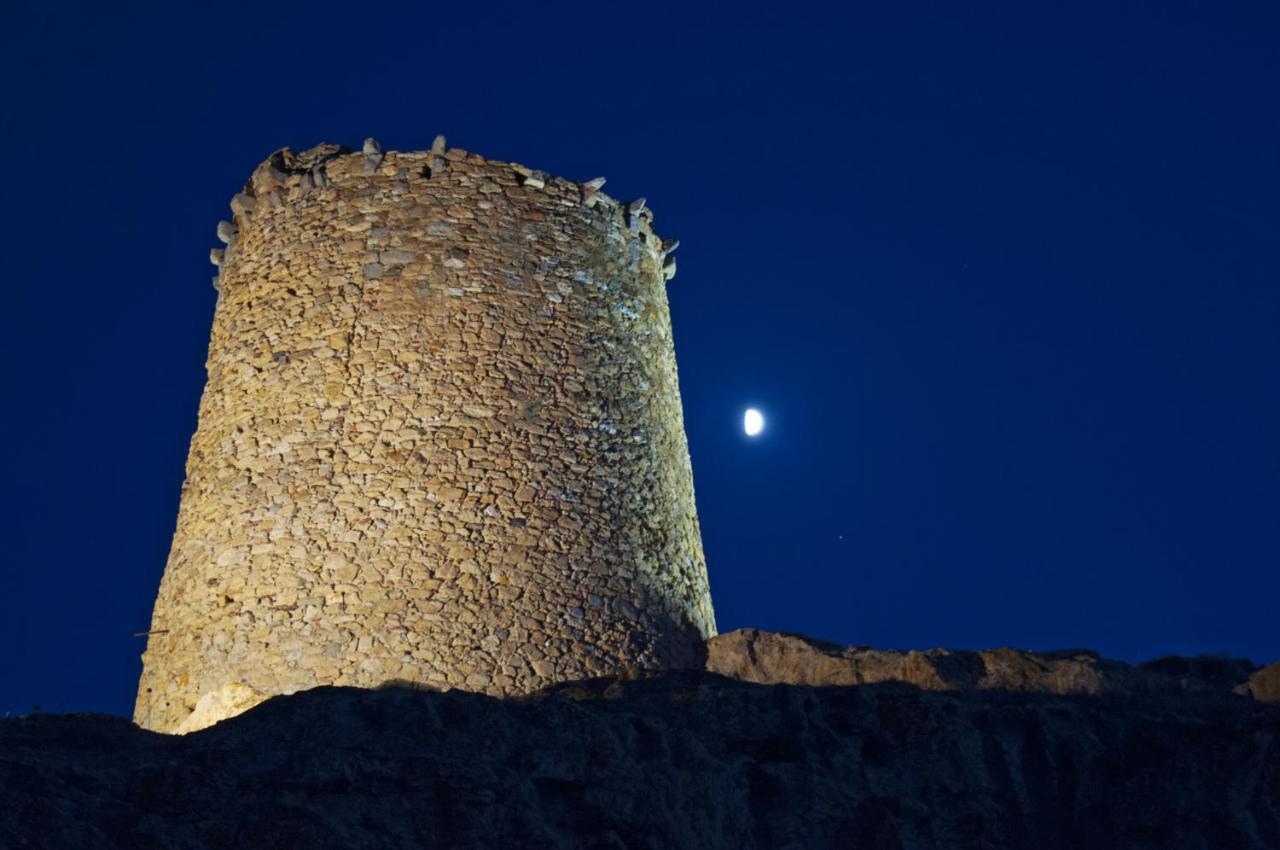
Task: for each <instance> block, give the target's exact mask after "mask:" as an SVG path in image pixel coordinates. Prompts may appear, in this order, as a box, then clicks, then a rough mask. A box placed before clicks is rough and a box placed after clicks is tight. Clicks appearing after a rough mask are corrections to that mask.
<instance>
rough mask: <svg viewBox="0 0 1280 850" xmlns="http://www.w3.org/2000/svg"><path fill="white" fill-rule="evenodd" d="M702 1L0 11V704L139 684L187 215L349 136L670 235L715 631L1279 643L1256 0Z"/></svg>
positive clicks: (173, 431)
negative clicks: (538, 188)
mask: <svg viewBox="0 0 1280 850" xmlns="http://www.w3.org/2000/svg"><path fill="white" fill-rule="evenodd" d="M717 5H718V7H717V8H713V7H712V6H707V7H706V8H704V9H699V8H698V7H697V6H696V5H688V4H678V5H671V6H662V5H655V4H653V3H592V4H582V5H576V6H568V5H560V4H555V3H534V2H528V3H523V4H503V3H500V2H488V3H458V2H454V3H411V4H397V3H376V4H372V3H345V4H333V3H325V2H312V3H307V4H289V5H283V4H272V3H258V4H252V5H244V6H241V5H239V4H236V3H234V2H228V3H219V4H184V3H177V4H169V3H166V4H163V5H159V4H158V5H156V6H154V7H152V8H145V7H143V6H140V5H135V4H124V5H123V6H117V5H115V4H100V3H94V4H86V5H85V6H84V7H83V8H76V7H75V6H74V4H64V5H55V4H48V3H39V4H34V3H26V2H18V3H17V4H16V6H15V5H13V4H10V5H9V6H8V7H7V8H8V11H7V12H6V16H5V22H4V26H3V29H2V32H0V39H3V41H4V44H3V50H2V51H0V62H2V63H3V65H4V74H3V82H2V83H0V85H3V98H2V99H0V110H3V112H2V116H3V117H2V121H3V128H4V132H3V134H2V136H0V153H2V154H3V163H4V169H5V172H6V173H5V179H4V181H3V190H2V191H3V193H4V194H3V203H2V204H0V233H2V234H3V235H2V237H0V238H2V239H3V242H4V258H5V264H4V281H5V286H4V299H5V305H4V309H3V311H0V316H2V319H0V320H2V321H3V329H2V330H3V332H2V333H0V345H2V346H3V348H2V349H0V351H2V354H0V390H2V392H3V395H2V398H3V400H4V410H5V413H4V416H3V417H0V429H3V430H2V431H0V439H2V440H3V443H2V444H3V445H4V446H6V448H7V469H6V478H7V485H6V487H5V491H6V493H7V496H8V502H9V504H8V505H7V506H6V507H5V508H4V510H3V514H2V515H3V518H4V526H5V528H4V532H3V538H2V539H3V541H4V544H3V557H2V558H0V565H2V567H0V569H2V570H3V572H2V573H0V578H2V579H3V592H2V593H0V673H2V675H0V714H2V713H3V712H5V711H11V712H25V711H29V710H30V709H31V706H32V705H33V704H40V705H42V706H43V707H44V709H46V710H80V709H93V710H99V711H108V712H114V713H120V714H124V713H128V712H129V711H130V710H131V707H132V701H133V692H134V689H135V687H136V684H137V676H138V673H139V670H140V665H139V661H138V656H139V653H140V652H141V651H142V648H143V641H142V639H141V638H135V637H132V633H134V632H140V631H143V630H145V629H146V628H147V627H148V622H149V617H150V609H151V603H152V600H153V598H154V594H155V589H156V585H157V583H158V581H159V578H160V574H161V571H162V570H163V567H164V561H165V556H166V553H167V551H168V545H169V536H170V535H171V534H172V531H173V526H174V521H175V517H176V511H177V504H178V491H179V487H180V484H181V481H182V475H183V462H184V459H185V456H186V448H187V441H188V440H189V439H190V436H191V434H192V432H193V431H194V429H195V423H196V419H195V413H196V405H197V401H198V399H199V394H200V390H201V387H202V385H203V379H204V368H203V364H204V356H205V349H206V344H207V334H208V329H209V323H210V318H211V314H212V309H213V305H214V297H215V295H214V291H213V289H212V288H211V287H210V284H209V279H210V277H211V275H212V274H213V268H212V267H211V266H210V265H209V264H208V261H207V256H208V252H209V248H210V247H213V246H214V245H215V244H216V242H215V239H214V224H215V222H216V221H217V220H218V219H219V218H223V217H225V216H226V214H227V207H226V202H227V200H228V199H229V198H230V197H231V195H232V194H233V193H234V192H236V191H237V190H238V189H239V188H240V187H241V185H242V184H243V182H244V180H245V179H246V178H247V176H248V175H249V173H250V171H251V170H252V169H253V167H254V166H255V165H256V164H257V163H258V162H259V161H261V160H262V159H263V158H265V157H266V155H267V154H268V153H270V152H271V151H272V150H274V149H276V148H279V147H282V146H285V145H288V146H291V147H293V148H294V149H296V150H298V149H303V148H306V147H310V146H312V145H314V144H316V143H318V142H320V141H331V142H341V143H344V144H348V145H358V144H359V143H360V141H361V140H362V139H363V138H364V137H366V136H369V135H373V136H376V137H377V138H379V139H380V140H381V141H382V143H383V145H384V146H385V147H387V148H389V149H417V148H423V147H426V146H428V145H430V143H431V139H432V137H433V136H435V134H436V133H439V132H443V133H445V134H447V135H448V137H449V141H450V143H451V144H452V145H455V146H458V147H462V148H466V149H468V150H475V151H477V152H479V153H482V154H484V155H485V156H488V157H492V158H498V159H511V160H516V161H519V162H522V163H525V164H527V165H530V166H532V167H536V168H542V169H546V170H548V171H552V172H554V173H557V174H561V175H563V176H566V177H570V178H575V179H583V180H585V179H588V178H591V177H595V176H597V175H600V174H603V175H606V176H607V177H608V178H609V185H608V187H607V189H606V191H609V192H610V193H611V194H613V195H615V196H616V197H620V198H623V199H630V198H633V197H636V196H639V195H644V196H647V197H648V199H649V202H650V205H651V206H652V207H653V208H654V209H655V211H656V224H657V229H658V231H659V232H660V233H662V234H664V235H669V236H674V237H679V238H680V239H681V241H682V243H683V245H682V247H681V249H680V252H679V263H680V274H679V276H678V277H677V278H676V279H675V280H674V281H673V282H672V284H671V287H670V290H669V292H670V298H671V305H672V313H673V318H674V323H675V333H676V348H677V353H678V357H679V364H680V377H681V382H682V391H683V396H684V406H685V417H686V424H687V428H688V433H689V440H690V447H691V452H692V456H693V468H694V475H695V480H696V485H697V493H698V506H699V510H700V513H701V518H702V526H703V536H704V542H705V546H706V552H707V562H708V565H709V569H710V575H711V582H712V592H713V594H714V598H715V602H716V607H717V613H718V617H719V622H720V627H721V629H722V630H729V629H734V628H738V627H742V626H748V625H751V626H759V627H764V628H769V629H785V630H791V631H799V632H806V633H809V634H812V635H816V636H819V637H823V638H827V639H830V640H835V641H839V642H844V643H860V644H873V645H876V646H882V647H917V648H924V647H932V646H951V647H979V646H995V645H1013V646H1019V647H1026V648H1033V649H1044V648H1054V647H1062V646H1089V647H1093V648H1096V649H1098V650H1100V651H1102V652H1103V653H1105V654H1108V655H1113V656H1117V657H1121V658H1127V659H1144V658H1149V657H1152V656H1155V655H1159V654H1162V653H1168V652H1179V653H1217V652H1225V653H1230V654H1232V655H1238V656H1245V657H1250V658H1253V659H1254V660H1257V661H1263V660H1274V659H1277V658H1280V629H1277V628H1276V615H1275V612H1276V605H1277V599H1278V598H1280V392H1278V391H1280V257H1278V256H1277V254H1278V251H1277V245H1280V241H1278V240H1277V234H1280V110H1277V107H1276V104H1277V95H1276V92H1277V88H1280V51H1277V49H1276V45H1277V44H1278V43H1280V12H1278V11H1277V7H1276V6H1275V4H1273V3H1256V4H1249V3H1225V4H1219V3H1185V2H1174V3H1151V4H1136V3H1130V2H1127V0H1119V2H1108V3H1102V4H1097V5H1096V6H1093V5H1090V4H1077V3H1072V4H1065V3H1064V4H1046V3H1033V4H1009V5H1001V6H997V5H986V4H967V3H966V4H960V3H950V4H938V5H937V6H926V5H916V4H911V3H890V4H852V3H851V4H839V5H838V6H837V5H835V4H832V6H830V7H826V8H824V7H822V6H819V5H813V6H808V5H804V4H801V3H786V4H777V5H776V6H773V7H772V8H761V9H760V10H758V11H756V10H751V9H749V8H748V7H746V6H742V5H739V6H736V7H735V6H731V5H730V4H717ZM751 404H754V405H757V406H759V407H760V408H761V409H762V410H763V411H764V412H765V414H766V416H767V417H768V420H769V428H768V430H766V432H765V433H764V434H763V435H762V436H761V437H760V438H758V439H756V440H754V441H751V440H748V439H747V438H746V437H744V436H743V434H742V428H741V416H742V411H743V409H744V408H745V407H747V406H748V405H751Z"/></svg>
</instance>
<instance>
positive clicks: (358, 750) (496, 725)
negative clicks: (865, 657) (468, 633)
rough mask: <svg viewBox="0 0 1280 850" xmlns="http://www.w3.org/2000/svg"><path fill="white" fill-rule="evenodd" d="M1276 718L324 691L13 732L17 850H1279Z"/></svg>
mask: <svg viewBox="0 0 1280 850" xmlns="http://www.w3.org/2000/svg"><path fill="white" fill-rule="evenodd" d="M1278 738H1280V707H1276V706H1273V705H1267V704H1263V703H1259V702H1255V701H1252V700H1250V699H1248V698H1246V697H1243V696H1235V695H1232V694H1230V693H1226V694H1222V695H1218V696H1214V697H1204V696H1201V695H1195V694H1192V695H1174V696H1171V695H1170V694H1168V693H1142V694H1137V695H1124V694H1116V693H1102V694H1100V695H1098V696H1081V695H1065V696H1064V695H1055V694H1035V693H1026V692H1021V693H1018V692H1011V691H1007V690H994V689H988V690H942V691H933V692H929V691H922V690H920V689H918V688H915V687H912V686H909V685H904V684H896V683H888V684H873V685H861V686H854V687H825V688H814V687H806V686H791V685H774V686H767V685H759V684H751V683H746V682H741V681H734V680H731V679H726V678H723V677H721V676H718V675H715V674H711V673H704V672H692V671H690V672H673V673H665V674H660V675H655V676H651V677H645V678H638V679H634V680H619V679H602V680H595V681H592V682H587V683H580V684H576V685H563V686H559V687H556V688H552V689H550V690H549V691H546V692H544V693H542V694H540V695H538V696H536V697H532V698H528V699H522V700H506V701H501V700H497V699H493V698H490V697H485V696H479V695H474V694H466V693H461V692H450V693H434V692H428V691H414V690H408V689H399V688H389V689H383V690H377V691H360V690H354V689H344V688H322V689H318V690H314V691H309V692H306V693H301V694H296V695H294V696H290V697H279V698H276V699H272V700H270V701H268V702H266V703H264V704H262V705H260V706H258V707H257V708H255V709H253V710H251V711H249V712H248V713H247V714H244V715H242V716H240V717H238V718H234V719H232V720H228V721H225V722H223V723H221V724H219V725H217V726H214V727H212V728H210V729H208V730H205V731H203V732H198V733H195V734H192V735H188V736H185V737H168V736H163V735H158V734H154V733H149V732H144V731H142V730H140V729H138V728H136V727H134V726H132V725H131V724H130V723H128V722H127V721H125V720H122V719H118V718H114V717H105V716H95V715H66V716H34V717H27V718H19V719H12V720H4V721H0V847H3V848H6V850H7V848H75V850H84V848H94V850H98V849H99V848H100V849H101V850H112V849H113V848H121V850H125V849H126V848H127V850H148V848H193V849H194V848H272V850H287V848H419V847H421V848H611V850H621V848H632V850H634V849H635V848H652V849H653V850H659V848H661V850H667V848H698V850H707V848H733V850H742V848H793V849H794V850H811V849H812V848H826V847H845V848H903V850H906V848H1040V850H1052V848H1152V849H1153V850H1154V849H1155V848H1160V850H1169V848H1197V850H1203V848H1224V850H1227V848H1230V850H1239V848H1261V847H1266V848H1275V847H1280V740H1278Z"/></svg>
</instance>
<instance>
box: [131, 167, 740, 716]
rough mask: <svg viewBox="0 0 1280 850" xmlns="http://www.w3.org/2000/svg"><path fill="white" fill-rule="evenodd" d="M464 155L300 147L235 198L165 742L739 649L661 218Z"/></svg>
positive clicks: (184, 556) (171, 622) (593, 190)
mask: <svg viewBox="0 0 1280 850" xmlns="http://www.w3.org/2000/svg"><path fill="white" fill-rule="evenodd" d="M442 147H443V146H442V145H438V146H437V147H436V149H434V150H433V151H426V152H418V153H396V152H387V153H385V154H384V153H382V152H381V151H380V150H378V149H377V146H376V144H369V145H366V149H365V151H364V152H363V153H351V152H346V151H344V150H343V149H341V148H338V147H336V146H331V145H322V146H320V147H318V148H314V149H312V150H310V151H306V152H304V153H301V154H294V153H293V152H291V151H289V150H288V149H285V150H282V151H279V152H277V153H276V154H273V155H272V156H271V158H270V159H268V160H267V162H265V163H263V165H261V166H260V167H259V168H258V169H257V170H256V171H255V172H254V175H253V177H252V178H251V180H250V183H249V185H248V187H246V191H245V192H244V193H242V194H241V195H237V196H236V198H235V199H234V200H233V202H232V209H233V210H234V211H235V216H234V221H233V222H228V223H225V224H223V225H222V226H220V227H219V235H220V236H221V237H223V238H224V239H225V240H226V241H227V242H228V245H227V248H226V249H225V252H223V253H221V254H219V253H218V252H215V260H216V261H218V262H220V263H221V267H222V268H221V274H220V275H219V278H218V281H217V285H218V286H219V291H220V296H219V299H218V305H217V309H216V311H215V315H214V322H213V331H212V338H211V343H210V348H209V357H208V364H207V366H208V381H207V384H206V387H205V391H204V396H203V398H202V400H201V403H200V414H199V426H198V429H197V431H196V434H195V437H194V438H193V440H192V444H191V450H190V455H189V457H188V461H187V477H186V482H185V484H184V485H183V490H182V500H181V506H180V509H179V516H178V524H177V530H176V532H175V534H174V541H173V548H172V551H171V553H170V556H169V561H168V565H167V567H166V569H165V573H164V578H163V579H162V581H161V586H160V593H159V596H158V599H157V601H156V606H155V611H154V614H153V618H152V627H151V635H150V637H149V640H148V645H147V650H146V653H145V654H144V656H143V675H142V681H141V683H140V686H139V692H138V702H137V708H136V711H135V720H136V721H137V722H138V723H139V724H140V725H142V726H145V727H148V728H151V729H157V730H162V731H187V730H189V729H192V728H198V727H199V726H202V725H207V723H210V722H216V721H217V720H219V719H222V718H223V717H225V716H229V715H230V714H234V713H237V712H238V711H241V710H243V709H244V708H246V707H248V706H249V705H252V704H253V703H254V702H256V701H259V700H261V699H263V698H265V697H267V696H271V695H275V694H280V693H290V692H293V691H297V690H302V689H305V688H310V687H315V686H317V685H327V684H340V685H356V686H365V687H372V686H376V685H379V684H383V683H386V682H389V681H409V682H419V683H423V684H426V685H431V686H438V687H459V688H465V689H468V690H475V691H483V692H486V693H491V694H497V695H508V694H520V693H527V692H530V691H533V690H536V689H538V688H540V687H542V686H544V685H547V684H549V683H552V682H556V681H563V680H568V679H574V678H581V677H585V676H591V675H598V674H603V673H607V672H615V671H618V670H621V669H625V668H629V667H642V668H653V667H674V666H683V665H686V664H689V663H692V662H694V661H695V659H696V653H697V652H698V650H699V647H700V645H701V641H702V640H703V639H704V638H705V637H708V636H710V635H712V634H714V631H715V625H714V617H713V614H712V609H711V602H710V596H709V593H708V588H707V579H706V568H705V564H704V561H703V555H702V547H701V542H700V537H699V531H698V522H697V516H696V512H695V509H694V497H693V484H692V476H691V472H690V467H689V456H688V448H687V444H686V441H685V435H684V425H683V419H682V414H681V407H680V396H679V390H678V387H677V380H676V364H675V357H674V351H673V348H672V342H671V330H670V319H669V315H668V308H667V299H666V292H665V280H664V278H665V277H666V276H667V275H669V274H670V273H671V267H670V265H669V264H670V262H671V261H670V260H668V259H667V258H666V256H665V253H664V248H663V244H662V241H661V240H660V239H659V238H658V237H657V236H656V235H654V233H653V231H652V228H651V221H652V220H651V214H650V212H649V210H647V209H645V208H644V205H643V203H642V202H640V203H637V204H632V205H631V206H630V207H624V206H621V205H619V204H618V203H617V202H616V201H614V200H613V199H611V198H609V197H607V196H606V195H604V194H603V193H601V192H599V191H598V188H599V187H598V185H593V184H578V183H573V182H569V181H565V180H560V179H557V178H551V177H548V176H546V175H545V174H542V173H540V172H532V171H530V170H529V169H526V168H523V167H521V166H517V165H513V164H510V163H502V162H493V161H488V160H485V159H483V158H481V157H478V156H475V155H473V154H467V153H465V152H463V151H460V150H450V151H447V152H445V151H443V150H442V149H441V148H442ZM664 262H666V263H668V267H667V271H666V272H665V273H664Z"/></svg>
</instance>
